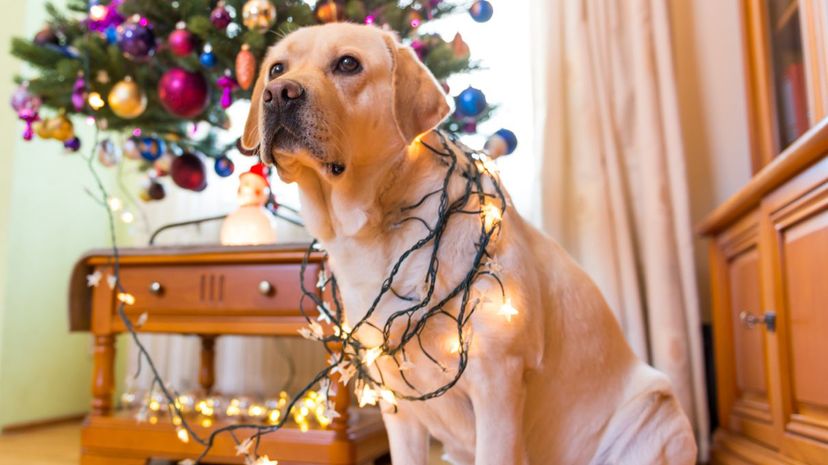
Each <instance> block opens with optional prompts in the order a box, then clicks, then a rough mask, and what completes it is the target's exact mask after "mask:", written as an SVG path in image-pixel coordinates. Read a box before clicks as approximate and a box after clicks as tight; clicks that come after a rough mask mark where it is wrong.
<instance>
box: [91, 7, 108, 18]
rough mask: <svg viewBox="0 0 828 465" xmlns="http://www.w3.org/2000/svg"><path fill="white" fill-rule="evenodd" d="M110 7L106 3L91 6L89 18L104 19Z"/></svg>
mask: <svg viewBox="0 0 828 465" xmlns="http://www.w3.org/2000/svg"><path fill="white" fill-rule="evenodd" d="M107 11H108V8H107V7H106V6H104V5H93V6H91V7H90V8H89V19H91V20H93V21H102V20H103V19H104V18H105V17H106V14H107Z"/></svg>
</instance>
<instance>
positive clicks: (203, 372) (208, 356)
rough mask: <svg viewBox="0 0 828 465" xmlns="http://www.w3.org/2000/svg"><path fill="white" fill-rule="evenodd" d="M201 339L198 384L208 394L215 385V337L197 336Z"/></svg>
mask: <svg viewBox="0 0 828 465" xmlns="http://www.w3.org/2000/svg"><path fill="white" fill-rule="evenodd" d="M199 338H201V365H200V367H199V369H198V383H199V384H200V385H201V388H202V389H204V392H205V393H207V394H209V393H210V391H212V390H213V385H214V384H216V336H205V335H201V336H199Z"/></svg>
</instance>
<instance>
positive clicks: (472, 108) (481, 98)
mask: <svg viewBox="0 0 828 465" xmlns="http://www.w3.org/2000/svg"><path fill="white" fill-rule="evenodd" d="M456 103H457V112H458V113H460V114H461V115H463V116H468V117H472V118H473V117H475V116H478V115H480V114H481V113H483V111H484V110H486V106H487V105H488V104H487V103H486V96H485V95H483V92H481V91H480V89H475V88H474V87H468V88H466V90H464V91H463V92H460V95H458V96H457V99H456Z"/></svg>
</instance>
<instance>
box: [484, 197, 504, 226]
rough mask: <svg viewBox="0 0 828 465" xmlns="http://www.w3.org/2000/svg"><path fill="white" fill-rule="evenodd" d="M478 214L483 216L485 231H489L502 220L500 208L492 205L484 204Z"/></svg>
mask: <svg viewBox="0 0 828 465" xmlns="http://www.w3.org/2000/svg"><path fill="white" fill-rule="evenodd" d="M480 213H481V215H483V224H484V225H485V226H486V231H491V230H492V228H493V227H494V226H495V225H496V224H498V223H500V221H501V220H502V219H503V215H502V213H501V211H500V208H499V207H498V206H497V205H495V204H492V203H486V204H484V205H483V207H482V208H481V209H480Z"/></svg>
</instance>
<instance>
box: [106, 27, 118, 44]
mask: <svg viewBox="0 0 828 465" xmlns="http://www.w3.org/2000/svg"><path fill="white" fill-rule="evenodd" d="M104 37H106V43H108V44H110V45H114V44H117V43H118V28H117V27H115V26H109V27H107V28H106V30H105V31H104Z"/></svg>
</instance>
